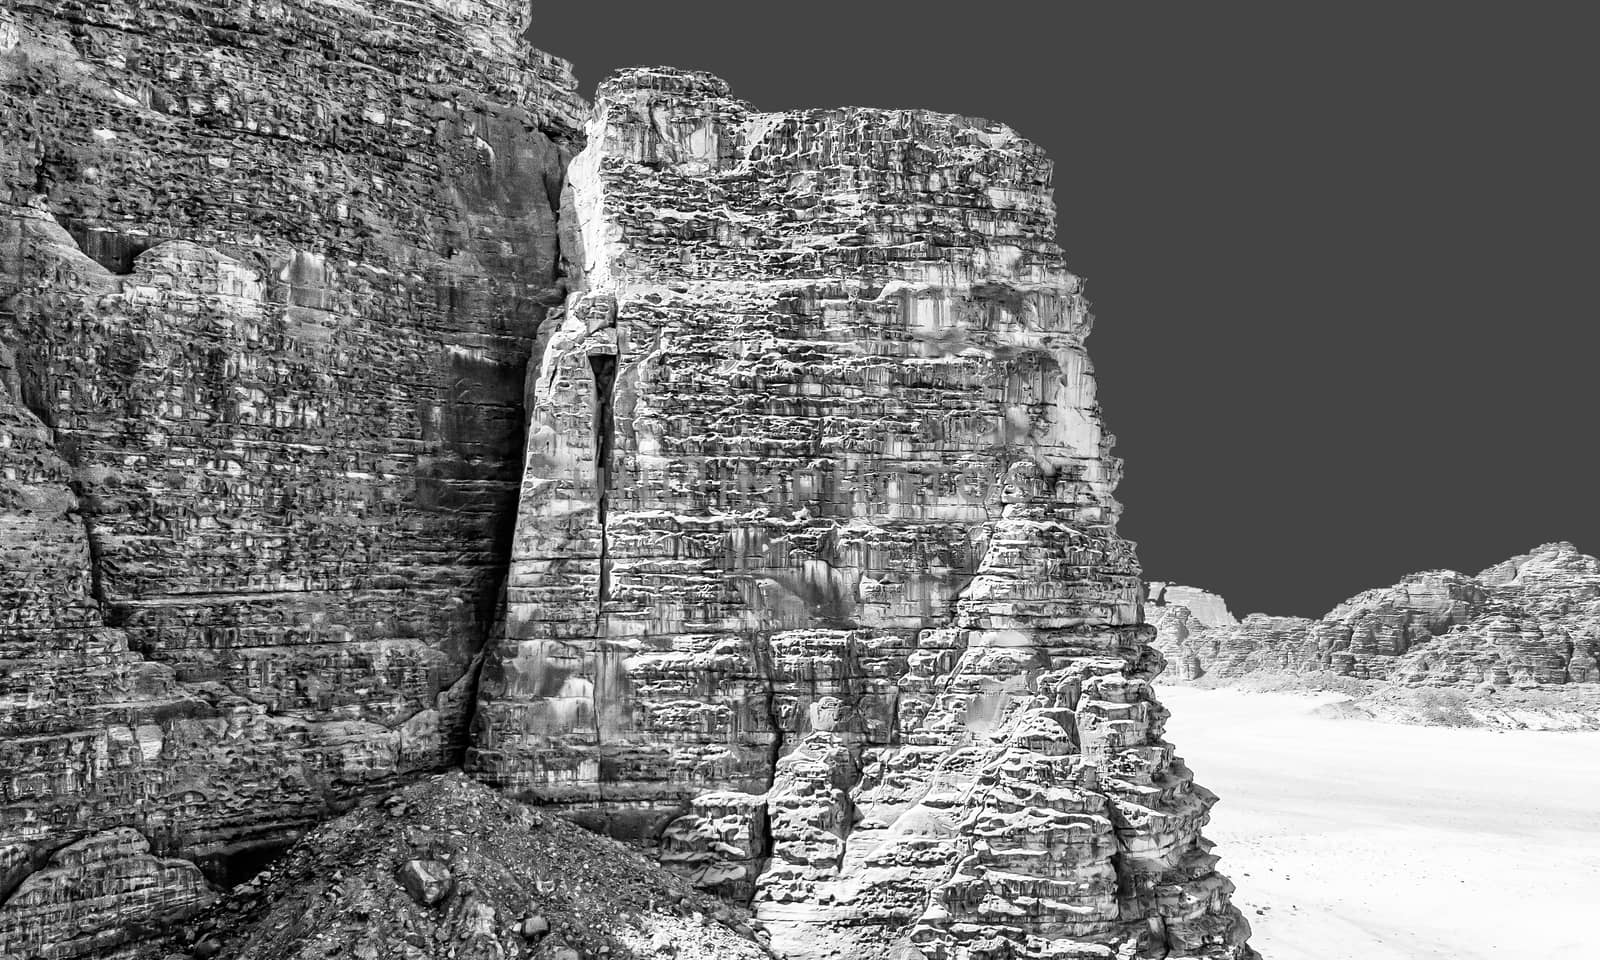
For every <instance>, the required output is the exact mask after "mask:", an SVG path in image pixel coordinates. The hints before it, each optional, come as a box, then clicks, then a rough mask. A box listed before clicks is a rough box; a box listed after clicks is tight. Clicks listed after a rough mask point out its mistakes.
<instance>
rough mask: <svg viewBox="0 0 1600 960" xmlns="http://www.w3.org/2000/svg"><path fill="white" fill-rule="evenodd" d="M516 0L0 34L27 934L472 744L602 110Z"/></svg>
mask: <svg viewBox="0 0 1600 960" xmlns="http://www.w3.org/2000/svg"><path fill="white" fill-rule="evenodd" d="M520 7H521V5H520V4H515V5H514V4H509V3H504V4H500V3H493V2H437V3H404V2H388V0H362V2H359V3H356V2H339V3H324V2H316V0H286V2H265V0H263V2H244V3H200V2H183V0H154V2H143V3H139V4H130V3H125V2H110V0H105V2H98V0H50V2H29V0H21V2H11V3H7V4H6V6H5V10H4V11H3V12H0V346H3V351H4V352H3V354H0V374H3V381H4V390H3V391H0V470H3V472H0V556H3V559H4V563H3V565H0V580H3V583H0V587H3V592H0V664H3V666H4V677H5V679H4V682H3V686H0V881H3V883H0V902H3V903H4V906H3V907H0V940H3V941H5V942H6V943H7V947H8V949H12V950H18V951H20V952H22V953H27V952H29V950H31V949H35V948H37V949H43V946H42V942H36V938H38V937H44V938H47V939H49V938H54V939H56V940H68V941H72V943H70V944H68V945H65V946H60V945H58V947H57V948H55V949H56V952H55V953H52V954H51V955H52V956H71V955H75V952H76V951H77V950H78V949H80V948H82V949H88V947H89V946H90V945H92V944H94V943H99V944H100V945H102V946H104V945H105V942H106V941H107V939H108V938H109V939H110V940H115V939H116V938H117V937H118V936H120V934H118V933H117V932H115V931H110V932H108V931H107V929H104V928H105V927H106V925H107V924H108V923H109V922H110V921H111V920H113V919H115V917H114V916H113V915H114V914H118V913H120V914H121V915H122V916H123V918H124V919H126V918H127V917H128V916H130V915H132V914H134V913H138V912H139V911H140V910H150V909H153V910H154V911H155V912H156V913H158V914H159V913H160V912H161V911H162V910H164V909H166V908H169V907H170V908H181V907H183V906H184V905H185V904H186V903H187V902H189V901H191V900H193V899H194V898H197V897H199V898H203V897H204V896H206V895H207V894H206V893H205V891H204V888H203V884H200V883H199V880H198V876H197V875H195V874H194V868H193V867H192V866H190V865H188V864H187V863H184V862H182V861H173V862H163V861H161V860H159V859H152V858H151V857H150V855H149V854H148V853H147V852H146V851H147V850H151V849H153V851H154V853H155V854H156V855H157V856H181V857H184V858H188V859H192V860H195V861H198V862H199V863H201V864H202V865H204V866H205V867H206V868H207V870H208V872H209V873H210V874H211V876H212V877H213V878H214V879H217V880H222V881H225V880H228V879H230V877H229V874H230V873H238V872H244V873H246V874H247V873H248V872H249V870H250V868H251V865H252V863H253V862H254V861H255V859H256V858H257V857H258V856H259V855H260V854H261V853H262V852H264V851H270V850H271V849H274V848H275V847H277V846H280V845H282V844H283V843H284V842H286V841H287V840H288V839H291V838H292V837H293V836H294V835H295V834H296V833H297V832H298V831H299V830H300V829H301V828H303V827H304V826H305V825H306V824H308V823H310V822H313V821H315V820H317V819H319V818H321V817H324V816H326V815H327V814H328V812H329V811H330V810H332V809H337V808H338V807H339V806H340V804H341V802H342V801H343V799H344V798H347V797H350V796H352V795H355V794H359V793H361V792H363V791H365V790H368V789H370V788H372V787H375V786H381V785H385V784H390V783H394V782H396V781H397V780H398V779H400V778H402V777H404V776H405V775H406V774H407V773H408V772H411V771H418V770H425V769H433V768H437V767H440V766H444V765H448V764H451V763H453V762H456V761H457V760H458V758H459V754H460V751H461V749H462V748H463V743H462V734H463V730H464V720H465V714H464V711H465V709H466V708H467V706H468V705H469V704H470V701H471V687H472V685H473V683H474V681H475V674H476V666H475V665H476V662H477V657H478V654H479V651H480V650H481V648H482V646H483V643H484V640H485V638H486V637H487V635H488V633H489V631H490V627H491V625H492V623H493V621H494V617H495V611H496V607H497V604H498V601H499V594H500V590H501V584H502V581H503V579H504V574H505V558H506V555H507V552H508V550H509V539H508V534H509V529H510V522H511V519H512V516H513V514H514V511H515V504H516V496H517V481H518V478H519V475H520V461H521V451H522V439H523V438H522V434H523V428H522V419H523V417H522V389H523V375H524V371H525V367H526V364H527V361H528V358H529V356H530V354H531V352H532V349H533V338H534V336H535V333H536V331H537V329H538V327H539V325H540V322H541V320H542V319H543V317H544V315H545V312H546V310H547V308H548V306H549V304H551V303H554V302H559V300H560V298H561V295H562V280H561V278H560V275H559V270H558V267H557V264H558V262H559V251H558V240H557V235H558V226H557V217H558V206H557V204H558V198H559V195H560V191H561V186H562V171H563V168H564V166H565V163H566V159H567V158H568V157H569V156H570V154H571V152H572V151H573V150H574V149H575V148H576V145H575V144H574V138H575V136H576V133H577V123H578V119H577V118H578V115H579V112H580V110H581V109H582V106H581V104H580V103H579V101H578V100H577V99H576V97H575V95H574V93H573V90H574V85H573V81H572V77H571V73H570V71H569V69H568V67H567V65H566V64H565V63H564V62H562V61H560V60H557V59H554V58H552V57H550V56H548V55H546V54H543V53H541V52H539V51H536V50H533V49H531V48H530V47H528V46H527V45H525V44H524V43H523V42H521V41H517V40H515V39H513V38H515V37H517V36H518V35H519V33H520V32H521V30H522V28H523V27H524V26H525V22H526V16H525V15H524V14H523V13H522V12H521V11H520ZM66 844H75V846H71V847H64V845H66ZM85 844H88V845H91V846H95V845H97V846H95V849H96V850H100V851H102V852H103V853H104V856H102V855H101V854H100V853H97V854H96V857H98V858H99V859H101V860H105V859H106V857H109V858H110V860H109V861H108V862H111V863H112V866H109V867H105V868H103V869H98V872H97V873H96V876H97V877H99V879H98V880H96V881H95V883H97V884H99V886H97V887H96V886H94V885H93V884H91V885H89V886H88V887H85V886H84V885H83V884H79V885H77V886H71V885H70V884H68V883H67V882H66V881H65V880H61V881H60V882H57V881H58V879H59V878H60V877H61V876H62V874H63V869H64V868H63V866H62V865H63V864H64V863H66V862H67V861H68V860H70V859H71V858H72V857H73V856H77V855H79V854H76V853H75V852H74V851H80V850H81V849H82V848H83V847H84V845H85ZM119 863H121V864H123V865H119ZM91 888H92V889H91ZM74 944H75V945H74ZM30 945H31V946H30Z"/></svg>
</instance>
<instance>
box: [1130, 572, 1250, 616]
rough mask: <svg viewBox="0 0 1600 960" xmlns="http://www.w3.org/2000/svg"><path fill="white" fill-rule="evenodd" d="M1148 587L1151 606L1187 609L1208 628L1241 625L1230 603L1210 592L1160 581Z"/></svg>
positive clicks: (1150, 583)
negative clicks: (1230, 607) (1231, 609)
mask: <svg viewBox="0 0 1600 960" xmlns="http://www.w3.org/2000/svg"><path fill="white" fill-rule="evenodd" d="M1147 586H1148V587H1149V594H1150V596H1149V602H1150V603H1151V604H1153V605H1155V606H1158V607H1164V606H1182V607H1187V608H1188V609H1189V612H1190V614H1191V615H1193V616H1194V618H1195V619H1197V620H1199V621H1200V622H1201V623H1203V624H1205V625H1206V626H1207V627H1232V626H1236V625H1238V623H1239V618H1238V617H1235V616H1234V615H1233V614H1232V613H1231V612H1230V611H1229V610H1228V601H1226V600H1224V599H1223V598H1222V597H1220V596H1218V595H1217V594H1214V593H1212V592H1211V591H1209V590H1201V589H1200V588H1198V587H1186V586H1183V585H1182V584H1178V583H1165V582H1162V581H1160V580H1151V581H1149V582H1148V584H1147Z"/></svg>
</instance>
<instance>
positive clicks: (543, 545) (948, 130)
mask: <svg viewBox="0 0 1600 960" xmlns="http://www.w3.org/2000/svg"><path fill="white" fill-rule="evenodd" d="M588 143H589V146H588V147H587V148H586V149H585V151H584V152H583V153H581V154H580V155H579V156H578V157H577V158H576V159H575V160H574V162H573V165H572V167H571V169H570V171H569V177H568V185H567V190H568V193H567V195H566V196H565V198H564V201H563V210H564V211H569V213H568V214H567V218H566V220H565V221H564V222H570V223H572V224H574V225H575V226H576V228H577V235H576V238H575V239H576V240H577V242H576V243H575V244H574V245H573V248H572V252H573V261H574V265H573V269H572V270H571V273H572V275H573V278H574V282H576V283H580V284H581V288H580V289H579V290H578V291H577V292H575V293H573V294H572V295H571V296H569V298H568V300H567V303H566V305H565V309H564V312H563V313H562V314H561V315H560V316H559V317H558V318H552V321H551V322H552V327H553V329H552V332H551V334H550V338H549V340H548V342H547V344H546V345H545V349H544V353H543V356H542V359H541V361H540V366H539V369H538V371H537V373H536V374H535V375H534V376H533V377H532V378H531V380H530V389H529V394H530V397H531V420H530V426H529V439H528V452H527V461H526V472H525V475H524V479H523V485H522V497H521V506H520V509H519V514H518V518H517V525H516V534H515V538H514V542H513V548H512V551H513V552H512V564H511V572H510V577H509V580H508V584H507V591H506V595H507V615H506V621H505V634H504V637H503V638H502V639H500V640H499V641H497V642H496V643H495V644H494V646H493V649H492V651H491V654H490V656H489V658H488V660H487V662H486V664H485V667H484V673H483V678H482V681H481V683H480V685H479V690H478V692H479V708H478V712H477V716H476V719H475V725H474V729H473V740H472V747H471V748H470V749H469V751H468V756H467V764H468V769H469V770H470V771H472V772H473V773H474V774H475V775H476V776H478V777H480V778H482V779H484V780H485V781H486V782H489V783H491V784H494V785H497V786H499V787H501V788H503V789H505V790H507V791H509V792H512V793H514V794H516V795H518V796H522V797H526V798H531V799H537V800H540V801H543V802H550V803H563V804H567V805H569V806H571V807H572V808H574V809H576V810H581V811H585V812H586V813H584V814H583V815H586V816H589V817H592V818H594V819H596V820H598V821H602V822H603V823H604V824H605V825H606V826H607V827H608V828H609V829H611V830H613V831H615V832H618V833H621V834H626V835H631V836H639V837H644V838H648V839H653V840H658V841H659V844H660V846H661V848H662V853H663V856H664V858H665V860H666V862H667V863H669V864H671V865H673V866H675V867H676V868H678V869H680V870H682V871H683V872H685V873H687V874H689V875H691V876H693V877H694V878H695V879H697V880H698V881H700V882H701V883H703V884H705V885H707V886H709V887H712V888H714V889H718V890H720V891H723V892H726V893H729V894H732V895H735V896H741V897H745V896H753V898H754V900H753V902H754V905H755V908H756V911H757V915H758V917H759V919H760V920H761V921H762V922H763V923H764V924H765V926H766V928H767V929H768V930H769V931H770V932H771V935H772V938H773V946H774V949H775V950H776V951H777V952H779V953H780V954H782V955H785V956H794V957H823V956H832V957H877V956H888V955H890V954H891V952H892V953H893V955H895V956H898V957H907V958H909V957H927V958H940V960H944V958H975V957H1001V956H1015V957H1046V956H1048V957H1080V956H1081V957H1101V956H1104V957H1110V956H1126V957H1133V956H1148V957H1157V956H1205V957H1238V956H1246V955H1248V954H1249V950H1248V948H1247V947H1245V946H1244V937H1245V935H1246V933H1247V927H1246V925H1245V924H1244V922H1243V920H1242V918H1240V917H1239V915H1238V913H1237V911H1235V910H1234V909H1233V908H1232V907H1231V906H1230V905H1229V904H1228V899H1227V897H1228V892H1229V890H1230V889H1231V888H1230V886H1229V884H1228V883H1227V881H1226V880H1224V879H1223V878H1221V877H1220V876H1219V875H1218V874H1216V873H1215V871H1214V864H1215V862H1216V861H1215V857H1213V856H1212V855H1211V854H1210V853H1209V844H1207V843H1206V842H1205V841H1204V840H1203V839H1202V838H1201V836H1200V828H1201V826H1202V825H1203V824H1204V822H1205V820H1206V816H1207V813H1206V811H1207V808H1208V807H1209V806H1210V804H1211V803H1212V802H1213V800H1214V798H1213V797H1212V796H1211V795H1210V794H1208V793H1206V792H1205V791H1204V790H1202V789H1200V788H1198V787H1196V786H1194V785H1193V784H1192V782H1191V779H1190V775H1189V771H1188V769H1187V768H1186V767H1185V766H1184V765H1183V763H1182V761H1181V760H1179V759H1178V758H1177V757H1176V756H1175V755H1174V752H1173V748H1172V747H1171V745H1170V744H1168V743H1166V742H1165V741H1164V740H1163V739H1162V736H1161V734H1162V727H1163V721H1164V720H1165V718H1166V712H1165V711H1164V710H1163V709H1162V707H1161V706H1160V704H1159V703H1158V702H1157V701H1156V699H1155V697H1154V695H1153V693H1152V691H1151V686H1150V681H1151V679H1152V678H1153V677H1154V675H1155V674H1156V673H1157V672H1158V671H1159V670H1160V668H1161V661H1160V659H1159V657H1157V656H1155V655H1153V654H1152V652H1151V650H1150V648H1149V647H1148V646H1147V645H1146V641H1147V639H1148V638H1149V636H1150V633H1151V631H1150V630H1149V628H1148V627H1146V626H1144V625H1143V623H1142V621H1141V608H1140V604H1141V599H1142V595H1143V586H1142V584H1141V582H1140V577H1139V568H1138V565H1137V563H1136V561H1135V559H1134V554H1133V550H1132V547H1131V545H1130V544H1128V543H1127V542H1126V541H1123V540H1121V539H1119V538H1118V537H1117V535H1116V532H1115V523H1116V519H1117V514H1118V511H1119V507H1118V505H1117V503H1116V502H1115V500H1114V499H1113V498H1112V488H1113V487H1114V485H1115V483H1116V481H1117V478H1118V472H1119V469H1120V465H1119V462H1118V461H1117V460H1115V459H1114V458H1113V457H1112V456H1111V455H1110V447H1111V442H1112V438H1111V437H1110V436H1109V435H1108V434H1107V433H1105V432H1104V430H1103V428H1102V426H1101V423H1100V417H1099V410H1098V407H1097V405H1096V403H1095V399H1094V379H1093V376H1092V372H1091V367H1090V364H1089V361H1088V357H1087V354H1086V353H1085V352H1084V338H1085V337H1086V335H1087V334H1088V332H1089V327H1090V317H1089V315H1088V313H1087V310H1086V305H1085V301H1084V300H1083V298H1082V296H1081V293H1080V286H1081V285H1080V283H1079V281H1078V280H1077V278H1075V277H1074V276H1072V275H1071V274H1070V273H1068V272H1067V270H1066V269H1065V267H1064V266H1063V264H1062V262H1061V253H1060V251H1059V249H1058V248H1057V247H1056V246H1055V243H1054V222H1053V221H1054V208H1053V205H1052V203H1051V199H1050V192H1049V191H1050V185H1051V167H1050V164H1049V162H1048V160H1046V159H1045V157H1044V156H1043V154H1042V152H1041V151H1040V150H1039V149H1038V148H1037V147H1035V146H1034V145H1032V144H1030V143H1028V142H1027V141H1024V140H1022V139H1021V138H1019V137H1018V136H1017V135H1016V134H1015V133H1014V132H1013V131H1011V130H1010V129H1008V128H1006V127H1004V126H1001V125H999V124H993V123H989V122H987V121H982V120H974V119H968V118H962V117H954V116H948V115H942V114H935V113H928V112H921V111H883V110H865V109H843V110H817V111H806V112H791V113H762V112H759V111H757V110H755V109H754V108H752V107H751V106H750V105H748V104H746V103H744V102H742V101H740V100H737V99H734V98H733V97H731V96H730V95H729V92H728V89H727V87H726V85H725V84H723V83H722V82H721V81H720V80H717V79H716V78H714V77H710V76H708V75H705V74H698V73H684V72H677V71H668V70H634V71H628V72H625V73H623V74H620V75H618V76H616V77H613V78H612V79H610V80H608V81H607V82H605V83H603V84H602V85H601V87H600V89H599V93H598V99H597V103H596V107H595V115H594V119H593V121H592V122H591V124H590V126H589V129H588Z"/></svg>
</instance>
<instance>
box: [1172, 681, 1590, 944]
mask: <svg viewBox="0 0 1600 960" xmlns="http://www.w3.org/2000/svg"><path fill="white" fill-rule="evenodd" d="M1160 695H1161V698H1162V700H1163V701H1164V702H1166V704H1167V706H1168V707H1170V708H1171V709H1172V712H1173V717H1172V720H1171V721H1170V722H1169V723H1168V725H1167V738H1168V739H1169V740H1171V741H1172V742H1173V743H1175V744H1176V745H1177V747H1178V753H1179V754H1180V755H1181V756H1183V757H1184V758H1185V759H1186V760H1187V761H1188V763H1189V766H1190V767H1192V768H1193V769H1194V771H1195V779H1196V780H1197V781H1199V782H1200V783H1202V784H1204V785H1205V786H1207V787H1209V788H1211V790H1213V791H1214V792H1216V793H1217V794H1218V795H1219V796H1221V798H1222V801H1221V802H1220V803H1218V804H1217V806H1216V808H1215V809H1214V810H1213V812H1212V821H1211V826H1210V827H1209V828H1208V829H1207V830H1206V834H1207V836H1209V837H1210V838H1211V839H1212V840H1214V841H1215V842H1216V844H1217V851H1216V852H1217V853H1218V854H1220V855H1221V857H1222V865H1221V866H1222V870H1223V872H1224V873H1226V874H1227V875H1228V876H1229V877H1231V878H1232V879H1233V881H1234V883H1235V884H1236V885H1237V886H1238V888H1239V890H1238V893H1237V894H1236V895H1235V896H1234V902H1235V903H1237V904H1238V905H1239V907H1240V909H1242V910H1244V911H1245V913H1246V915H1247V916H1248V917H1249V918H1250V923H1251V926H1252V927H1253V928H1254V930H1255V935H1254V937H1253V938H1252V940H1251V942H1252V943H1253V944H1254V945H1255V947H1256V949H1258V950H1260V951H1261V953H1262V955H1263V957H1265V958H1266V960H1345V958H1349V960H1357V958H1359V960H1427V958H1450V960H1554V958H1579V957H1596V956H1600V947H1597V946H1596V945H1595V940H1594V927H1593V923H1594V918H1595V917H1596V916H1600V913H1597V911H1600V733H1548V732H1534V731H1495V730H1481V729H1476V730H1475V729H1465V730H1463V729H1448V728H1437V727H1417V726H1402V725H1399V724H1388V723H1378V722H1372V721H1362V720H1334V719H1323V718H1319V717H1313V716H1310V715H1309V714H1310V711H1311V710H1312V709H1313V708H1315V707H1316V706H1317V705H1319V704H1322V703H1327V702H1329V701H1330V700H1336V699H1339V697H1338V696H1335V695H1331V694H1311V695H1299V694H1281V693H1246V692H1241V691H1234V690H1198V689H1194V688H1188V687H1173V686H1163V687H1162V688H1161V691H1160Z"/></svg>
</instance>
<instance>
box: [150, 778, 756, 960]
mask: <svg viewBox="0 0 1600 960" xmlns="http://www.w3.org/2000/svg"><path fill="white" fill-rule="evenodd" d="M162 955H164V957H165V958H166V960H179V958H217V960H323V958H326V957H352V958H360V960H417V958H447V957H450V958H455V957H459V958H461V960H512V958H525V957H526V958H539V960H554V958H558V957H563V956H567V957H574V956H575V957H581V958H598V957H615V958H618V960H622V958H641V960H642V958H646V957H660V958H675V960H758V958H766V957H770V956H771V954H770V953H769V952H768V951H767V950H766V949H765V947H763V946H762V945H761V944H760V943H759V942H757V940H756V938H755V932H754V930H753V929H752V928H751V927H750V924H749V917H748V915H747V914H746V913H745V912H744V911H743V910H741V909H739V908H738V907H734V906H730V905H729V904H727V903H724V902H722V901H720V900H717V899H716V898H714V897H711V896H709V895H706V894H702V893H699V892H697V891H695V889H694V888H693V887H692V886H691V885H690V884H689V882H688V881H686V880H684V879H683V878H681V877H679V876H677V875H676V874H673V873H670V872H668V871H666V870H663V869H662V868H661V867H660V866H658V865H657V864H656V863H654V862H653V861H652V859H651V858H649V857H647V856H645V855H644V854H642V853H641V852H640V851H638V850H635V849H632V848H629V847H627V846H624V845H623V844H621V843H618V842H617V841H615V840H610V839H607V838H605V837H599V836H596V835H594V834H593V833H590V832H589V831H587V830H584V829H582V828H580V827H577V826H574V825H573V824H571V823H569V822H567V821H566V820H564V819H562V818H561V817H556V816H550V815H548V814H545V813H541V812H539V811H537V810H534V809H531V808H529V807H527V806H525V805H523V804H521V803H517V802H515V801H512V800H510V799H508V798H507V797H505V796H504V795H502V794H500V793H497V792H496V791H493V790H491V789H489V788H487V787H484V786H482V785H481V784H478V783H476V782H474V781H472V780H470V779H468V778H467V777H465V776H463V775H461V774H460V773H450V774H445V775H440V776H436V777H433V778H430V779H428V780H424V781H422V782H421V783H417V784H413V785H412V786H409V787H407V788H405V789H404V790H401V791H398V792H397V793H395V794H394V795H392V796H390V797H389V798H387V799H386V800H384V801H381V802H379V801H376V800H373V799H368V800H365V801H363V802H362V804H361V806H359V807H358V808H356V809H355V810H352V811H351V812H349V813H346V814H345V815H344V816H341V817H339V818H338V819H336V820H333V821H331V822H329V823H326V824H323V825H322V826H320V827H318V828H316V829H315V830H314V831H312V832H311V833H310V834H308V835H307V836H306V837H305V838H304V839H303V840H301V841H300V842H299V843H298V844H296V845H295V847H294V848H293V849H292V850H291V851H290V852H289V853H288V855H287V856H285V857H284V858H283V859H282V860H280V861H278V862H277V863H275V864H273V865H272V866H271V867H269V868H268V869H267V870H266V871H264V872H263V873H261V874H259V875H258V876H256V877H255V878H254V879H253V880H251V881H250V882H249V883H247V884H243V885H241V886H238V887H235V888H234V889H233V890H231V891H229V893H228V894H227V895H226V896H225V897H223V898H222V899H221V900H220V901H218V902H217V903H216V905H214V906H213V907H212V908H211V909H210V910H208V911H206V912H205V913H203V914H201V915H200V916H198V917H196V918H194V919H193V920H192V921H191V922H189V923H188V924H186V925H185V927H184V929H183V930H182V931H181V932H179V933H178V934H176V935H175V936H174V937H173V939H172V940H171V942H170V943H169V944H168V945H167V949H166V950H165V951H163V952H162Z"/></svg>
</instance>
